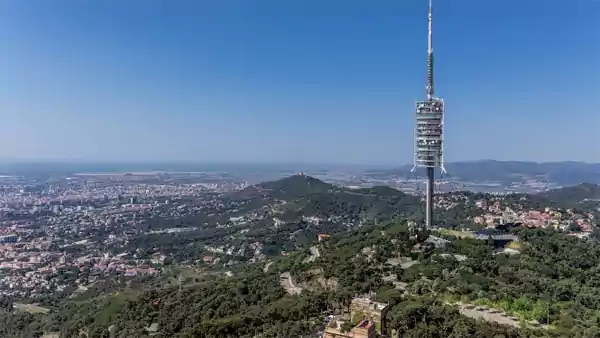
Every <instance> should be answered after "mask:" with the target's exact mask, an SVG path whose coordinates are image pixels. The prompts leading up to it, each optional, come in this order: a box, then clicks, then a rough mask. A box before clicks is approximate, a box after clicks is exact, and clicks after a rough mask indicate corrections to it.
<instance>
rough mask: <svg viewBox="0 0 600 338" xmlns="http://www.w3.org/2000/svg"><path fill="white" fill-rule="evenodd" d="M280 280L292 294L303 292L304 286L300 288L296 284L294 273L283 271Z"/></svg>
mask: <svg viewBox="0 0 600 338" xmlns="http://www.w3.org/2000/svg"><path fill="white" fill-rule="evenodd" d="M279 281H280V283H281V286H282V287H283V288H284V289H285V291H286V292H287V293H289V294H290V295H299V294H300V293H301V292H302V288H299V287H297V286H295V285H294V280H293V279H292V275H290V273H289V272H284V273H282V274H281V275H280V276H279Z"/></svg>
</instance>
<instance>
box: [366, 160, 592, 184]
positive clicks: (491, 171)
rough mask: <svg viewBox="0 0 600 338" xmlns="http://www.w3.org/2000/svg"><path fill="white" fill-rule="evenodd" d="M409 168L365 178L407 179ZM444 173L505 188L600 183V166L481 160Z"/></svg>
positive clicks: (449, 167) (456, 165)
mask: <svg viewBox="0 0 600 338" xmlns="http://www.w3.org/2000/svg"><path fill="white" fill-rule="evenodd" d="M411 168H412V165H405V166H402V167H399V168H394V169H391V170H390V169H388V170H373V171H370V172H368V173H367V175H368V176H370V177H373V178H385V177H391V176H401V177H407V176H409V175H410V170H411ZM446 170H447V171H448V178H451V179H453V180H457V181H464V182H475V183H492V182H494V183H500V184H503V185H509V184H519V183H527V182H531V181H541V182H546V183H548V184H549V185H554V186H556V185H558V186H567V185H576V184H579V183H594V184H600V163H584V162H546V163H537V162H525V161H494V160H482V161H469V162H451V163H447V164H446ZM417 175H418V176H419V177H424V176H425V175H424V172H422V171H418V172H417Z"/></svg>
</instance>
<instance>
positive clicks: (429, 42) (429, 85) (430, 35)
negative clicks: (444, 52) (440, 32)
mask: <svg viewBox="0 0 600 338" xmlns="http://www.w3.org/2000/svg"><path fill="white" fill-rule="evenodd" d="M432 20H433V0H429V16H428V20H427V22H428V36H427V99H428V100H431V99H432V98H433V93H434V90H433V22H432Z"/></svg>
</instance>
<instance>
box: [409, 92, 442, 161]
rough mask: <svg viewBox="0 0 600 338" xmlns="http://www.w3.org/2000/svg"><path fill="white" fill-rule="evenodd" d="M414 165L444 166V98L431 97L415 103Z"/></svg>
mask: <svg viewBox="0 0 600 338" xmlns="http://www.w3.org/2000/svg"><path fill="white" fill-rule="evenodd" d="M416 120H417V121H416V122H417V123H416V128H415V163H414V165H415V167H421V168H442V169H443V167H444V160H443V159H444V156H443V154H444V134H443V133H444V100H443V99H439V98H431V99H429V100H425V101H418V102H417V104H416Z"/></svg>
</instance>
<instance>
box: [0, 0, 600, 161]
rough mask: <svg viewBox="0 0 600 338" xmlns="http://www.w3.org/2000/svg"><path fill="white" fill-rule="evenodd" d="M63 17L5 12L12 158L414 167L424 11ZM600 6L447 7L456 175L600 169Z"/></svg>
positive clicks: (467, 0) (443, 86) (126, 11)
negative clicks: (570, 163)
mask: <svg viewBox="0 0 600 338" xmlns="http://www.w3.org/2000/svg"><path fill="white" fill-rule="evenodd" d="M58 3H60V4H64V6H57V5H56V4H57V3H56V2H55V3H53V4H48V3H46V2H44V1H31V2H28V3H27V5H25V4H24V3H19V2H17V1H8V2H7V3H6V4H5V10H4V11H3V12H2V13H0V22H1V23H0V28H2V29H0V40H2V41H3V43H4V46H3V47H4V48H3V49H4V50H6V51H7V53H3V54H2V55H0V73H2V74H3V75H4V76H5V81H2V82H1V83H0V99H1V100H2V101H3V102H4V105H3V109H2V113H3V114H2V115H3V116H2V123H1V124H0V141H1V142H2V144H3V147H2V148H1V149H0V158H3V159H11V160H17V161H18V160H25V159H29V160H31V159H38V160H39V159H43V160H51V161H55V160H60V161H86V162H122V161H133V162H148V161H166V162H180V161H189V162H208V163H215V162H242V163H243V162H255V163H256V162H274V163H285V162H302V163H349V164H362V165H368V164H378V165H379V164H386V165H387V164H408V163H410V162H411V159H412V156H413V154H412V153H413V151H412V148H413V141H412V138H413V123H414V115H413V111H414V108H413V106H414V103H415V101H416V100H417V99H419V98H421V97H422V93H423V90H424V86H425V80H426V79H425V75H424V72H423V70H424V69H425V67H426V62H425V60H426V59H425V51H426V39H425V37H426V35H425V34H426V33H425V32H426V27H427V18H426V17H425V16H423V13H424V11H426V8H427V1H412V2H410V3H406V4H401V3H397V2H392V1H381V2H378V3H377V4H376V5H373V4H367V3H366V2H364V1H343V2H342V1H331V2H327V3H326V4H324V3H321V2H317V1H312V0H311V1H306V2H303V3H302V5H300V4H298V3H286V4H281V3H280V2H274V1H268V0H260V1H254V2H251V3H248V2H245V3H244V2H242V1H231V2H227V3H226V4H223V3H220V4H218V3H213V2H206V3H197V2H191V1H179V2H176V3H171V2H169V6H168V7H167V6H166V5H164V3H161V2H150V3H147V2H143V3H144V5H143V6H142V1H131V2H128V3H126V4H125V3H121V2H117V1H103V2H87V3H85V4H84V3H80V2H75V1H58ZM341 4H344V6H343V7H342V6H341ZM67 5H68V6H67ZM599 6H600V3H598V2H595V1H591V0H589V1H588V0H577V1H561V0H552V1H543V2H542V1H541V0H529V1H525V2H523V1H516V0H509V1H504V2H500V1H492V2H485V3H483V2H481V1H471V0H464V1H459V2H452V3H450V2H443V1H438V2H437V3H436V13H437V15H436V42H435V48H436V49H435V53H436V60H438V62H436V75H437V76H436V85H437V90H438V91H439V92H440V93H443V95H444V96H445V97H447V98H448V99H449V103H450V105H449V106H448V107H447V110H446V111H447V115H446V138H445V142H446V154H447V155H446V156H445V157H446V160H447V161H448V162H454V161H460V160H476V159H481V158H493V159H498V160H531V161H542V162H545V161H560V160H579V161H586V162H600V152H597V151H596V152H595V151H594V149H593V145H595V144H600V133H599V132H598V131H599V130H598V125H600V115H598V114H597V108H596V107H598V106H599V105H600V99H599V98H598V97H595V96H594V93H597V92H600V83H599V81H597V79H598V78H600V64H599V62H598V59H597V55H598V54H599V52H600V47H599V46H598V45H597V44H594V43H590V41H595V40H597V39H594V34H595V36H596V37H598V35H599V33H598V32H600V23H599V22H600V20H598V17H600V15H599V14H598V13H600V11H599V9H600V7H599ZM450 98H451V100H450ZM581 102H585V104H583V105H582V104H581ZM582 106H583V107H591V108H586V109H583V108H582ZM582 120H585V121H587V123H585V124H582V123H581V121H582Z"/></svg>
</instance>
